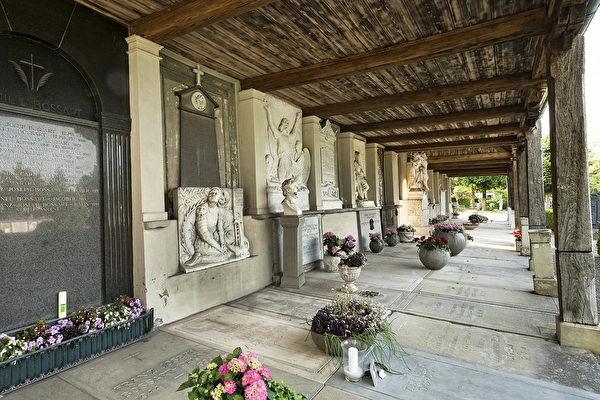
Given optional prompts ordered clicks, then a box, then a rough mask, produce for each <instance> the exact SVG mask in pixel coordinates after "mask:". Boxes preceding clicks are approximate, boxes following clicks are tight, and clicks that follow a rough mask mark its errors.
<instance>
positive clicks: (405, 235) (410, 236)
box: [398, 224, 416, 243]
mask: <svg viewBox="0 0 600 400" xmlns="http://www.w3.org/2000/svg"><path fill="white" fill-rule="evenodd" d="M415 232H416V229H415V228H413V227H412V226H411V225H406V224H402V225H400V226H399V227H398V237H399V238H400V241H401V242H402V243H412V242H413V240H414V238H415Z"/></svg>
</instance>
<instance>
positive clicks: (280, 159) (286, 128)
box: [264, 101, 302, 182]
mask: <svg viewBox="0 0 600 400" xmlns="http://www.w3.org/2000/svg"><path fill="white" fill-rule="evenodd" d="M264 107H265V110H266V112H267V123H268V131H270V139H271V140H273V141H274V142H275V143H276V152H271V157H273V161H274V164H275V165H277V179H278V180H279V182H283V181H284V180H286V179H287V178H290V177H291V176H292V161H293V159H292V154H293V152H294V146H295V143H296V140H297V137H299V136H300V134H299V125H300V124H299V123H298V122H299V120H300V118H301V117H302V113H301V112H298V113H296V119H295V121H294V125H292V127H291V129H290V122H289V120H288V119H287V118H282V119H281V121H280V122H279V126H276V125H275V123H274V122H273V116H272V115H271V108H270V105H269V103H268V102H267V101H265V102H264ZM274 153H275V154H274Z"/></svg>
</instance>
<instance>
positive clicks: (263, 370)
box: [258, 367, 271, 381]
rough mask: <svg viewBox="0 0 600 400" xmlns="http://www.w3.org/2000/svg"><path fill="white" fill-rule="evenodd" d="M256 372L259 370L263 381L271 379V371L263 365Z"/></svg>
mask: <svg viewBox="0 0 600 400" xmlns="http://www.w3.org/2000/svg"><path fill="white" fill-rule="evenodd" d="M258 372H260V374H261V375H262V377H263V379H264V380H265V381H268V380H269V379H271V373H270V372H269V370H268V369H266V368H265V367H262V368H261V369H259V370H258Z"/></svg>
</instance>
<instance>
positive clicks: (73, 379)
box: [0, 213, 600, 400]
mask: <svg viewBox="0 0 600 400" xmlns="http://www.w3.org/2000/svg"><path fill="white" fill-rule="evenodd" d="M467 215H468V213H463V215H461V216H465V217H466V216H467ZM487 215H488V217H489V218H490V222H488V223H487V224H482V225H481V226H480V227H479V228H477V229H475V230H474V231H471V232H470V233H471V234H472V235H473V236H474V237H475V242H473V243H469V244H468V245H467V248H466V249H465V250H464V251H463V252H462V253H461V254H460V255H459V256H456V257H452V259H451V261H450V263H449V264H448V265H447V266H446V267H444V268H443V269H442V270H440V271H429V270H427V269H425V268H424V267H423V266H422V265H421V264H420V262H419V261H418V258H417V254H416V250H415V246H414V244H399V245H398V246H396V247H393V248H390V247H386V248H385V249H384V251H383V252H382V253H380V254H371V253H368V267H367V268H365V269H364V270H363V272H362V274H361V276H360V278H359V279H358V280H357V281H356V284H357V285H358V286H359V288H360V290H371V291H378V292H380V295H379V296H378V297H377V300H378V301H380V302H382V303H383V304H385V305H386V306H388V307H389V308H390V309H392V310H393V311H394V314H393V318H394V322H393V327H394V330H395V332H396V334H397V337H398V339H399V341H400V343H402V344H403V345H404V347H405V349H406V352H407V355H406V357H405V361H406V365H405V364H404V363H403V362H402V361H401V360H396V362H395V367H397V368H399V369H401V370H402V371H404V372H405V373H404V374H403V375H399V376H388V377H387V378H386V379H384V380H383V381H381V382H380V383H379V384H378V386H377V387H374V386H373V385H372V383H371V381H370V380H369V379H367V378H364V379H363V380H362V381H361V382H360V383H357V384H352V383H349V382H346V381H345V380H344V378H343V373H342V372H341V371H339V370H337V369H336V368H335V367H333V366H332V365H331V364H328V363H327V358H326V357H325V355H324V354H323V353H322V352H320V351H319V350H318V349H317V348H316V347H315V346H314V344H313V343H312V341H311V339H310V336H309V326H308V324H307V323H306V321H307V320H310V318H311V317H312V315H313V314H314V313H315V312H316V311H317V310H318V309H319V308H320V307H322V306H323V305H324V304H326V303H327V301H328V300H330V299H331V298H333V297H334V296H336V294H337V293H339V288H340V287H341V285H342V283H343V282H342V280H341V278H340V277H339V276H338V275H337V274H332V273H327V272H323V271H310V272H308V273H307V278H306V284H305V285H304V286H303V287H302V288H301V289H299V290H292V289H280V288H276V287H267V288H265V289H263V290H261V291H259V292H257V293H254V294H252V295H249V296H246V297H244V298H242V299H239V300H237V301H234V302H231V303H229V304H226V305H222V306H219V307H215V308H213V309H210V310H207V311H205V312H202V313H199V314H196V315H193V316H191V317H189V318H186V319H184V320H182V321H179V322H176V323H173V324H170V325H168V326H163V327H160V328H158V329H157V331H156V332H155V333H154V334H153V335H152V336H151V337H150V339H149V341H148V342H139V343H136V344H133V345H131V346H128V347H126V348H124V349H121V350H118V351H115V352H113V353H110V354H108V355H106V356H103V357H101V358H99V359H97V360H94V361H91V362H88V363H86V364H83V365H81V366H78V367H75V368H72V369H70V370H68V371H64V372H62V373H60V374H58V375H55V376H53V377H50V378H47V379H45V380H42V381H40V382H37V383H35V384H33V385H30V386H28V387H25V388H23V389H19V390H17V391H14V392H12V393H9V394H7V395H5V396H0V397H1V398H3V399H6V400H16V399H37V398H46V397H49V396H51V397H58V398H63V399H123V398H128V399H146V398H148V399H181V400H183V399H187V395H186V394H185V393H184V392H179V393H176V392H175V389H176V388H177V387H178V386H179V384H180V383H182V382H183V381H185V380H186V378H187V373H188V372H189V371H191V370H192V369H193V368H194V367H195V366H196V365H198V364H205V363H207V362H208V361H209V360H211V359H212V358H214V357H215V356H216V355H218V354H221V353H224V352H227V351H231V350H233V348H235V347H237V346H241V347H242V348H243V349H244V350H245V351H252V352H254V353H256V354H258V355H259V357H260V359H261V360H262V361H263V362H264V363H265V364H267V366H268V367H269V368H270V369H271V373H272V375H273V377H274V378H275V379H277V380H283V381H284V382H285V383H286V384H288V385H290V386H291V387H292V388H294V389H295V390H297V391H299V392H302V393H304V394H306V395H307V396H308V397H309V398H313V399H316V400H331V399H332V400H336V399H349V400H352V399H365V398H366V399H468V398H471V399H481V398H485V399H512V398H515V399H516V398H527V399H545V400H547V399H600V366H599V365H598V362H597V360H596V358H595V357H594V355H593V354H592V353H590V352H588V351H584V350H579V349H574V348H568V347H561V346H559V345H558V344H557V342H556V338H555V335H554V317H555V315H556V314H557V313H558V303H557V300H556V299H552V298H548V297H542V296H537V295H534V294H533V293H532V290H533V280H532V273H531V272H530V271H528V269H527V267H528V260H527V258H526V257H522V256H519V255H517V253H515V251H514V242H513V237H512V233H511V231H510V228H509V225H508V223H507V222H506V214H505V213H499V214H494V213H489V214H487Z"/></svg>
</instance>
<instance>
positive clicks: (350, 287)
mask: <svg viewBox="0 0 600 400" xmlns="http://www.w3.org/2000/svg"><path fill="white" fill-rule="evenodd" d="M361 269H362V267H348V266H346V265H344V264H342V265H340V267H339V270H340V276H341V277H342V279H343V280H344V282H346V283H344V285H343V286H342V292H344V293H354V292H356V291H357V290H358V287H357V286H356V285H355V284H354V281H355V280H357V279H358V277H359V276H360V270H361Z"/></svg>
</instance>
